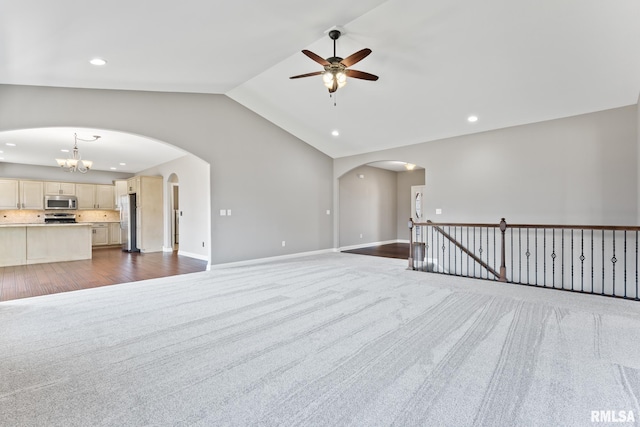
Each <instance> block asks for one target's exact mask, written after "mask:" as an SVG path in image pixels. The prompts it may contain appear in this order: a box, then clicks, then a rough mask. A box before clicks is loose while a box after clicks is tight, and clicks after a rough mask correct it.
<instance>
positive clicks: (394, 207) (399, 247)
mask: <svg viewBox="0 0 640 427" xmlns="http://www.w3.org/2000/svg"><path fill="white" fill-rule="evenodd" d="M424 184H425V169H424V168H422V167H420V166H416V165H413V164H410V163H408V162H405V161H399V160H393V161H376V162H371V163H367V164H363V165H361V166H358V167H356V168H354V169H352V170H350V171H348V172H347V173H345V174H343V175H342V176H340V177H339V178H338V204H339V213H338V247H339V249H340V250H341V251H351V252H356V253H367V252H370V251H371V248H380V247H386V249H388V250H389V251H390V252H391V255H392V257H406V256H405V255H407V254H408V244H409V229H408V227H407V222H408V219H409V218H410V217H411V216H412V187H415V186H424ZM387 245H391V246H387ZM404 246H407V248H406V252H405V249H404ZM365 248H366V250H364V249H365ZM374 252H376V251H375V250H374ZM378 252H379V251H378ZM396 252H401V254H400V255H399V256H393V255H394V253H396Z"/></svg>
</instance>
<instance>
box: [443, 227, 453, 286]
mask: <svg viewBox="0 0 640 427" xmlns="http://www.w3.org/2000/svg"><path fill="white" fill-rule="evenodd" d="M447 234H448V235H449V236H451V226H450V225H448V226H447ZM447 247H448V248H449V250H447V266H448V267H447V268H448V270H449V274H451V240H449V239H447ZM442 250H443V251H444V245H442Z"/></svg>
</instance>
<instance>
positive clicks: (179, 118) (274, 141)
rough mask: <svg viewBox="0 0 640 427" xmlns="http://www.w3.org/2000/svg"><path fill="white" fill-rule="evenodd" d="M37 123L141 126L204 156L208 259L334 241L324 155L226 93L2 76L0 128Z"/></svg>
mask: <svg viewBox="0 0 640 427" xmlns="http://www.w3.org/2000/svg"><path fill="white" fill-rule="evenodd" d="M44 126H78V127H91V128H98V129H109V130H117V131H123V132H130V133H134V134H138V135H143V136H148V137H151V138H155V139H158V140H160V141H165V142H167V143H169V144H172V145H175V146H177V147H179V148H182V149H184V150H186V151H188V152H190V153H192V154H194V155H195V156H197V157H200V158H201V159H202V160H204V161H205V162H207V163H209V165H210V170H211V174H210V175H211V177H210V204H211V210H210V212H211V216H210V218H211V248H210V252H211V256H210V260H211V263H212V264H218V263H224V262H233V261H241V260H249V259H256V258H263V257H269V256H276V255H285V254H291V253H298V252H306V251H314V250H321V249H328V248H331V247H332V239H331V235H332V218H331V216H330V215H326V213H325V212H326V210H327V209H332V200H333V198H332V187H333V185H332V182H333V180H332V167H333V162H332V159H331V158H329V157H328V156H326V155H324V154H322V153H320V152H319V151H317V150H315V149H314V148H312V147H310V146H309V145H307V144H305V143H304V142H302V141H300V140H299V139H297V138H295V137H294V136H292V135H291V134H289V133H287V132H285V131H283V130H282V129H280V128H278V127H277V126H275V125H273V124H272V123H270V122H268V121H266V120H265V119H263V118H261V117H260V116H258V115H256V114H255V113H253V112H251V111H249V110H248V109H246V108H244V107H243V106H241V105H240V104H238V103H236V102H235V101H232V100H231V99H229V98H227V97H226V96H223V95H208V94H185V93H161V92H139V91H117V90H92V89H66V88H50V87H35V86H10V85H0V131H4V130H15V129H26V128H34V127H44ZM220 209H231V210H232V214H233V215H232V216H231V217H220V216H218V215H217V214H216V213H218V212H219V210H220ZM283 240H286V242H287V245H286V247H282V246H281V241H283Z"/></svg>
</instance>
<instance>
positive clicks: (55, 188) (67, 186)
mask: <svg viewBox="0 0 640 427" xmlns="http://www.w3.org/2000/svg"><path fill="white" fill-rule="evenodd" d="M44 194H47V195H54V194H63V195H65V196H75V195H76V185H75V184H73V183H71V182H53V181H45V183H44Z"/></svg>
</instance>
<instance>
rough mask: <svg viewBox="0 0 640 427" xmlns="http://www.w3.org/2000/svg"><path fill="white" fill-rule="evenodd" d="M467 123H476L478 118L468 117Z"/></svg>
mask: <svg viewBox="0 0 640 427" xmlns="http://www.w3.org/2000/svg"><path fill="white" fill-rule="evenodd" d="M467 121H468V122H469V123H475V122H477V121H478V116H469V117H467Z"/></svg>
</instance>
